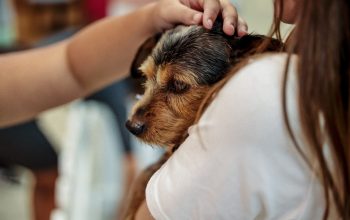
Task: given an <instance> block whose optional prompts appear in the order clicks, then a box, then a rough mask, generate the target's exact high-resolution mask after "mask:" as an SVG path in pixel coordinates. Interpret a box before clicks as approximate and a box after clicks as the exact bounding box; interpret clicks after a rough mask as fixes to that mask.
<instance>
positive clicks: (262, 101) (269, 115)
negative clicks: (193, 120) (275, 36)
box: [199, 54, 298, 141]
mask: <svg viewBox="0 0 350 220" xmlns="http://www.w3.org/2000/svg"><path fill="white" fill-rule="evenodd" d="M287 59H288V55H287V54H271V55H264V56H261V57H257V58H255V59H252V60H251V61H250V63H249V64H248V65H246V66H245V67H243V68H242V69H241V70H239V71H238V72H237V73H236V74H235V75H234V76H233V77H232V78H231V79H230V80H229V81H228V82H227V83H226V85H225V86H224V87H223V88H222V89H221V90H220V91H219V92H218V94H217V96H216V98H215V100H214V101H213V102H212V103H211V104H210V106H209V107H208V109H207V110H206V112H205V113H204V114H203V116H202V118H201V121H200V122H199V125H201V124H211V125H217V126H218V128H219V127H221V128H223V127H225V128H226V129H225V131H222V130H223V129H219V130H220V132H226V131H227V132H231V133H232V132H239V133H242V134H244V136H245V138H248V139H252V140H255V139H256V138H257V135H258V134H260V135H263V136H266V135H268V134H269V133H274V132H275V131H276V130H278V131H281V130H284V118H283V105H282V100H283V97H282V90H283V77H284V74H285V68H286V64H287ZM296 59H297V58H296V57H295V56H292V57H291V58H290V64H289V69H288V75H289V77H288V83H287V92H288V101H289V103H288V104H289V105H288V113H290V117H292V118H293V119H296V118H297V117H298V116H297V107H296V106H297V95H296V94H297V89H296V83H295V76H296ZM296 121H297V119H296ZM210 133H215V132H210ZM208 135H210V134H208ZM213 135H217V134H213ZM228 137H230V136H228ZM280 137H281V139H283V138H285V135H282V133H281V136H280ZM229 140H230V139H228V141H229Z"/></svg>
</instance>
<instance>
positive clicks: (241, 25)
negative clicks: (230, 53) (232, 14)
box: [237, 17, 248, 37]
mask: <svg viewBox="0 0 350 220" xmlns="http://www.w3.org/2000/svg"><path fill="white" fill-rule="evenodd" d="M237 30H238V36H239V37H242V36H244V35H247V34H248V25H247V22H246V21H245V20H243V18H241V17H238V26H237Z"/></svg>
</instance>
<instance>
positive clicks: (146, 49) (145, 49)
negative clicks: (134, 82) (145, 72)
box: [130, 34, 162, 78]
mask: <svg viewBox="0 0 350 220" xmlns="http://www.w3.org/2000/svg"><path fill="white" fill-rule="evenodd" d="M161 36H162V34H157V35H154V36H153V37H151V38H149V39H148V40H146V41H145V42H144V43H143V44H142V45H141V47H140V48H139V50H138V51H137V53H136V56H135V58H134V60H133V62H132V64H131V70H130V74H131V77H132V78H140V77H142V73H141V72H140V70H139V67H140V66H141V64H142V63H143V62H144V61H145V60H146V58H147V57H148V56H149V55H150V54H151V53H152V50H153V48H154V47H155V46H156V44H157V43H158V41H159V39H160V38H161Z"/></svg>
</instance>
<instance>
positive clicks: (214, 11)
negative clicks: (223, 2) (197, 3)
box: [203, 0, 221, 29]
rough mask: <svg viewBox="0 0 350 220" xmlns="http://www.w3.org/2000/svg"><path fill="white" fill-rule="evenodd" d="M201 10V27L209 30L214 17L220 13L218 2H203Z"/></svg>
mask: <svg viewBox="0 0 350 220" xmlns="http://www.w3.org/2000/svg"><path fill="white" fill-rule="evenodd" d="M203 9H204V14H203V26H204V27H205V28H208V29H211V28H212V27H213V24H214V21H215V20H216V17H217V16H218V14H219V12H220V11H221V6H220V2H219V1H218V0H204V4H203Z"/></svg>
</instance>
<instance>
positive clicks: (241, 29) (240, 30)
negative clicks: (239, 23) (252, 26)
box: [238, 28, 248, 36]
mask: <svg viewBox="0 0 350 220" xmlns="http://www.w3.org/2000/svg"><path fill="white" fill-rule="evenodd" d="M247 34H248V31H247V29H246V28H240V29H239V30H238V35H239V36H244V35H247Z"/></svg>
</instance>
